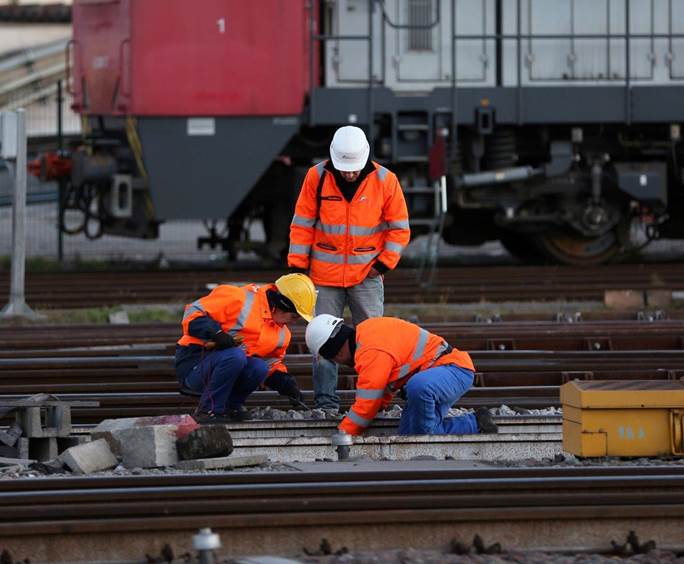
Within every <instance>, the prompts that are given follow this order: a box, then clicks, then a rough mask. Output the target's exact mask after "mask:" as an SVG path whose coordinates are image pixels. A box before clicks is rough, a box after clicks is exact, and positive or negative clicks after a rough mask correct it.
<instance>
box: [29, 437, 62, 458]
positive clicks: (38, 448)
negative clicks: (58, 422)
mask: <svg viewBox="0 0 684 564" xmlns="http://www.w3.org/2000/svg"><path fill="white" fill-rule="evenodd" d="M28 441H29V458H33V459H34V460H38V461H39V462H43V461H45V460H52V459H53V458H57V455H58V454H59V452H57V437H32V438H30V439H29V440H28Z"/></svg>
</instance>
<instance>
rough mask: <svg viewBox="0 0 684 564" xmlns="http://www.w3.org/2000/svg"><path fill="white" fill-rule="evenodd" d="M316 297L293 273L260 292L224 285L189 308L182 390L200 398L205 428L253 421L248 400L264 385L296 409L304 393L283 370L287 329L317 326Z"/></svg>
mask: <svg viewBox="0 0 684 564" xmlns="http://www.w3.org/2000/svg"><path fill="white" fill-rule="evenodd" d="M315 303H316V290H315V288H314V285H313V282H311V279H310V278H309V277H308V276H306V275H304V274H287V275H285V276H281V277H280V278H278V280H276V281H275V284H267V285H265V286H261V287H258V286H257V285H256V284H248V285H246V286H241V287H238V286H229V285H220V286H217V287H216V288H214V289H213V290H212V291H211V293H209V295H207V296H205V297H203V298H200V299H199V300H197V301H195V302H193V303H191V304H188V305H187V306H185V313H184V315H183V322H182V326H183V336H182V337H181V338H180V340H179V341H178V344H177V345H176V376H177V377H178V381H179V383H180V385H181V388H187V389H189V390H191V391H194V392H196V393H201V394H202V395H201V399H200V404H199V408H198V415H197V417H196V419H197V420H198V421H199V422H215V423H221V422H224V421H230V420H243V419H246V418H248V417H247V412H246V410H244V409H243V408H242V405H243V404H244V403H245V400H246V399H247V397H248V396H249V394H251V393H252V392H253V391H254V390H256V389H257V388H258V387H259V386H260V385H261V384H262V383H265V385H266V386H267V387H269V388H271V389H272V390H275V391H277V392H278V393H279V394H280V395H283V396H287V397H289V398H291V399H292V400H293V402H301V399H302V393H301V392H300V391H299V388H298V386H297V382H296V381H295V379H294V378H293V377H292V376H290V375H289V374H288V373H287V368H286V366H285V365H284V364H283V357H284V356H285V351H286V350H287V346H288V345H289V343H290V330H289V329H288V328H287V325H288V324H290V323H293V322H295V321H296V320H297V319H298V318H299V317H300V316H301V317H303V318H304V319H306V320H307V321H310V320H311V318H312V316H313V311H314V305H315Z"/></svg>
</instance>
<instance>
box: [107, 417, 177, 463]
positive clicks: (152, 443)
mask: <svg viewBox="0 0 684 564" xmlns="http://www.w3.org/2000/svg"><path fill="white" fill-rule="evenodd" d="M111 436H112V439H113V440H114V441H115V442H116V443H117V450H118V452H120V453H121V458H122V462H123V465H124V466H126V468H153V467H155V466H173V465H174V464H176V462H178V451H177V450H176V426H175V425H152V426H149V427H133V428H130V429H121V430H120V431H114V432H112V433H111Z"/></svg>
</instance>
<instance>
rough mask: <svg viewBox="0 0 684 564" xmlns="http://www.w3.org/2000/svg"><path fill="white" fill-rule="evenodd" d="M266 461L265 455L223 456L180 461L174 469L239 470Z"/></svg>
mask: <svg viewBox="0 0 684 564" xmlns="http://www.w3.org/2000/svg"><path fill="white" fill-rule="evenodd" d="M267 461H268V456H266V455H265V454H253V455H251V456H233V457H230V456H224V457H222V458H201V459H198V460H181V461H180V462H178V464H176V467H178V468H180V469H181V470H215V469H219V468H240V467H243V466H258V465H259V464H264V463H266V462H267Z"/></svg>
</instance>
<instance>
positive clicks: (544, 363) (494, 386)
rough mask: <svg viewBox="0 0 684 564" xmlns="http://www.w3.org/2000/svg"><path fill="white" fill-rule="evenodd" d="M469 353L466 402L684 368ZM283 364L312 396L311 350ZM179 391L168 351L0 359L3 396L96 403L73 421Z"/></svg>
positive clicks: (163, 410)
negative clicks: (472, 369) (471, 366)
mask: <svg viewBox="0 0 684 564" xmlns="http://www.w3.org/2000/svg"><path fill="white" fill-rule="evenodd" d="M472 357H473V361H474V363H475V366H476V370H477V372H476V378H475V385H474V387H473V388H472V389H471V390H469V392H468V393H467V394H466V395H465V396H464V397H463V398H461V400H459V405H461V406H464V407H476V406H480V405H498V404H502V403H506V404H508V405H514V406H519V407H546V406H549V405H558V402H559V398H558V387H559V386H560V385H562V384H563V383H565V382H567V381H570V380H573V379H590V380H591V379H597V380H598V379H630V380H672V379H678V378H680V377H682V376H683V375H684V350H669V351H651V350H645V351H642V350H635V351H541V350H537V351H500V350H492V351H473V352H472ZM286 363H287V365H288V367H289V370H290V372H291V373H292V374H293V375H295V376H296V377H297V379H298V381H299V384H300V386H301V388H302V389H303V390H306V391H305V394H304V396H305V401H307V402H310V403H311V402H312V398H313V392H311V391H310V390H312V382H311V356H310V355H288V356H287V357H286ZM354 378H355V376H354V374H353V373H352V371H351V370H350V369H348V368H342V370H341V372H340V379H339V385H338V387H339V388H340V389H341V391H340V393H341V397H342V403H343V406H348V405H350V404H351V402H352V401H353V397H354V389H353V388H354ZM177 390H178V384H177V381H176V378H175V374H174V370H173V357H172V356H170V355H168V354H166V355H154V356H95V357H91V356H81V357H79V356H70V357H42V358H10V359H7V358H0V394H2V395H3V397H5V398H6V399H9V398H19V397H22V396H26V395H30V394H33V393H39V392H42V393H51V394H56V395H58V396H59V397H60V398H63V399H73V400H77V399H81V400H97V401H99V402H100V407H99V408H82V409H74V411H73V419H74V422H77V423H90V422H93V421H98V420H101V419H103V418H106V417H127V416H138V415H163V414H172V413H183V412H188V411H190V410H191V409H192V408H193V407H194V405H195V402H196V400H195V399H194V398H189V397H187V396H182V395H180V394H179V393H178V391H177ZM247 405H248V406H250V407H256V406H264V405H270V406H272V407H278V408H285V409H288V408H289V403H288V402H287V400H285V399H283V398H281V397H279V396H277V394H275V393H274V392H270V391H257V392H255V393H254V394H252V395H251V396H250V398H249V400H248V404H247Z"/></svg>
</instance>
